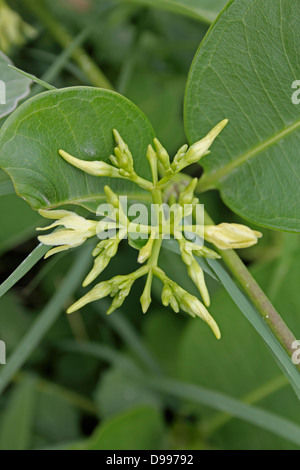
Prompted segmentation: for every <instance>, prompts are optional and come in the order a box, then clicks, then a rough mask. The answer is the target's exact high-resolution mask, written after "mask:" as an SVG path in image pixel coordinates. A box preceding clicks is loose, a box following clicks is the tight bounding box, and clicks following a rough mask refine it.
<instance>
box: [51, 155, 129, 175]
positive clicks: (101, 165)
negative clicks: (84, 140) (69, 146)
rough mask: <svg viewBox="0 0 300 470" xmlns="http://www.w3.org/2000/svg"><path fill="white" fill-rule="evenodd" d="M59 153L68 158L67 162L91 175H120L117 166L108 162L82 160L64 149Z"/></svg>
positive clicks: (65, 158)
mask: <svg viewBox="0 0 300 470" xmlns="http://www.w3.org/2000/svg"><path fill="white" fill-rule="evenodd" d="M58 153H59V154H60V156H61V157H62V158H63V159H64V160H66V162H68V163H70V164H71V165H73V166H75V167H76V168H79V170H82V171H84V172H85V173H88V174H89V175H93V176H110V177H114V178H119V177H120V173H119V171H118V170H117V168H114V167H113V166H111V165H108V163H105V162H100V161H96V160H95V161H92V162H89V161H86V160H80V159H79V158H75V157H73V156H72V155H70V154H69V153H67V152H65V151H64V150H59V152H58Z"/></svg>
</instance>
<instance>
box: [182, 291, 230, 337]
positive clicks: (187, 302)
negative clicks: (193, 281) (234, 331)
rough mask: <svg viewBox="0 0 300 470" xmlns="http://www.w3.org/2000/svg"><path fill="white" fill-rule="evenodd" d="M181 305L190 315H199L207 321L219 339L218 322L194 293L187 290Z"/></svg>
mask: <svg viewBox="0 0 300 470" xmlns="http://www.w3.org/2000/svg"><path fill="white" fill-rule="evenodd" d="M180 306H181V308H182V309H183V310H185V311H186V312H187V313H189V314H190V315H192V316H194V317H195V316H197V317H199V318H201V319H202V320H203V321H205V323H207V324H208V325H209V326H210V328H211V329H212V331H213V332H214V334H215V336H216V338H217V339H220V338H221V333H220V329H219V327H218V325H217V323H216V322H215V320H214V319H213V318H212V316H211V315H210V314H209V313H208V311H207V309H206V308H205V307H204V305H203V304H202V303H201V302H200V300H198V299H197V297H194V296H193V295H191V294H189V293H188V292H186V293H185V294H184V296H183V297H182V299H181V301H180Z"/></svg>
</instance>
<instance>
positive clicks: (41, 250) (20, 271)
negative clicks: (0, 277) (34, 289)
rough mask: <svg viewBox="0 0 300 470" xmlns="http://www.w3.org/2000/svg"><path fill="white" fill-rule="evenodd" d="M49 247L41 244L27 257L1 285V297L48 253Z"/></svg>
mask: <svg viewBox="0 0 300 470" xmlns="http://www.w3.org/2000/svg"><path fill="white" fill-rule="evenodd" d="M48 249H49V247H47V246H45V245H42V244H41V243H40V244H39V245H38V246H37V247H36V248H35V249H34V250H33V251H32V252H31V253H30V255H28V256H27V258H26V259H25V260H24V261H23V262H22V263H21V264H20V266H18V267H17V269H16V270H15V271H14V272H13V273H12V274H11V275H10V276H9V277H8V278H7V279H6V280H5V281H4V282H3V283H2V284H1V285H0V297H2V296H3V295H4V294H5V293H6V292H7V291H9V289H11V288H12V287H13V286H14V285H15V284H16V283H17V282H18V281H19V280H20V279H22V277H23V276H25V274H27V273H28V271H30V269H31V268H32V267H33V266H34V265H35V264H36V263H37V262H38V261H40V259H41V258H42V257H43V256H44V255H45V254H46V253H47V251H48Z"/></svg>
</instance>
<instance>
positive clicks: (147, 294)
mask: <svg viewBox="0 0 300 470" xmlns="http://www.w3.org/2000/svg"><path fill="white" fill-rule="evenodd" d="M152 279H153V273H152V270H150V271H149V273H148V276H147V281H146V284H145V288H144V291H143V293H142V295H141V298H140V302H141V306H142V310H143V313H146V312H147V311H148V308H149V307H150V304H151V300H152V299H151V287H152Z"/></svg>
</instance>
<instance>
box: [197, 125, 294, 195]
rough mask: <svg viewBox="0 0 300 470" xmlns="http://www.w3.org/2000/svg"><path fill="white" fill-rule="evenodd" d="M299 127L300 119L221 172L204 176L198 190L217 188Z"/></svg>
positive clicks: (223, 168)
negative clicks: (229, 176)
mask: <svg viewBox="0 0 300 470" xmlns="http://www.w3.org/2000/svg"><path fill="white" fill-rule="evenodd" d="M299 127H300V119H299V120H298V121H296V122H295V123H294V124H292V125H290V126H288V127H286V128H285V129H283V130H282V131H281V132H279V133H277V134H276V135H274V136H272V137H270V138H268V139H267V140H265V141H264V142H262V143H261V144H259V145H257V146H256V147H254V148H252V149H251V150H249V151H248V152H246V153H244V154H243V155H241V156H240V157H238V158H236V159H235V160H233V161H232V162H230V163H228V164H227V165H225V166H223V167H222V168H220V169H219V170H217V171H214V172H212V173H209V174H204V176H203V177H202V178H201V179H200V182H199V186H198V190H199V191H201V192H204V191H207V190H208V189H214V188H216V184H217V183H218V182H220V181H221V180H223V179H224V178H225V177H226V176H228V175H229V174H230V173H232V171H233V170H235V169H236V168H238V167H240V166H242V165H243V164H244V163H246V162H247V161H249V160H250V159H252V158H254V157H257V156H258V155H259V154H260V153H261V152H263V151H264V150H266V149H267V148H268V147H272V145H275V144H276V143H277V142H278V141H280V140H281V139H284V138H285V137H287V136H288V135H289V134H291V133H292V132H294V131H295V130H297V129H298V128H299Z"/></svg>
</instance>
